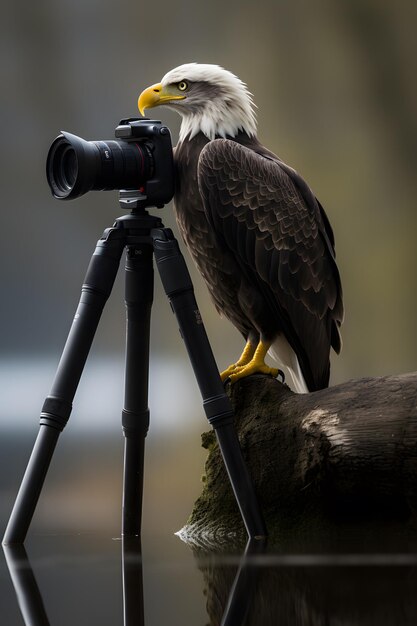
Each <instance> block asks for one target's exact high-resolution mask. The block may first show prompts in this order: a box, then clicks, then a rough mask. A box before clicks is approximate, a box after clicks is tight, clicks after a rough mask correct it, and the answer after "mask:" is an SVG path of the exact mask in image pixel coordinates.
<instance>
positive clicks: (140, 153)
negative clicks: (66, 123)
mask: <svg viewBox="0 0 417 626" xmlns="http://www.w3.org/2000/svg"><path fill="white" fill-rule="evenodd" d="M115 136H116V141H114V140H110V141H86V140H84V139H82V138H81V137H77V136H76V135H72V134H71V133H68V132H66V131H62V132H61V134H60V135H58V137H57V138H56V139H55V140H54V141H53V143H52V145H51V147H50V149H49V152H48V157H47V161H46V176H47V179H48V183H49V186H50V188H51V191H52V194H53V196H54V197H55V198H58V199H59V200H70V199H73V198H77V197H79V196H81V195H83V194H85V193H87V192H88V191H91V190H100V191H101V190H112V189H118V190H120V191H121V196H122V197H126V196H128V197H129V198H133V197H134V198H135V199H136V201H137V202H136V203H135V204H136V205H137V206H138V207H146V206H156V207H158V208H161V207H162V206H164V205H165V204H166V203H167V202H169V201H170V200H171V199H172V197H173V195H174V162H173V152H172V143H171V133H170V131H169V129H168V127H167V126H165V125H164V124H162V123H161V122H160V121H158V120H150V119H146V118H134V117H133V118H127V119H123V120H121V121H120V123H119V125H118V126H117V128H116V130H115Z"/></svg>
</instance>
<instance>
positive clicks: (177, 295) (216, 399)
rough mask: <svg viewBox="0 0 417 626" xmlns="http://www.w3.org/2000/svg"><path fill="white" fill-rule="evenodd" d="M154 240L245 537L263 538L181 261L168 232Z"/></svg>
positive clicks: (228, 412) (260, 520)
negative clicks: (243, 524)
mask: <svg viewBox="0 0 417 626" xmlns="http://www.w3.org/2000/svg"><path fill="white" fill-rule="evenodd" d="M152 237H153V241H154V253H155V258H156V262H157V266H158V270H159V273H160V275H161V280H162V284H163V286H164V289H165V292H166V294H167V296H168V298H169V299H170V302H171V305H172V308H173V310H174V313H175V315H176V317H177V320H178V324H179V327H180V331H181V335H182V337H183V339H184V343H185V345H186V348H187V351H188V355H189V357H190V361H191V364H192V366H193V370H194V374H195V376H196V379H197V382H198V385H199V388H200V392H201V395H202V397H203V406H204V409H205V412H206V415H207V418H208V420H209V422H210V424H211V425H212V426H213V428H214V429H215V432H216V436H217V440H218V442H219V447H220V450H221V453H222V456H223V460H224V464H225V466H226V470H227V473H228V475H229V479H230V482H231V485H232V488H233V492H234V494H235V497H236V500H237V503H238V505H239V509H240V512H241V515H242V518H243V521H244V523H245V526H246V530H247V533H248V535H249V537H265V536H266V528H265V522H264V520H263V517H262V513H261V511H260V508H259V505H258V502H257V499H256V495H255V491H254V488H253V484H252V481H251V478H250V476H249V472H248V470H247V467H246V464H245V461H244V459H243V456H242V451H241V448H240V444H239V439H238V437H237V433H236V430H235V427H234V424H233V409H232V406H231V403H230V400H229V398H228V397H227V395H226V394H225V391H224V387H223V383H222V381H221V379H220V375H219V371H218V369H217V365H216V362H215V360H214V356H213V352H212V350H211V347H210V344H209V341H208V338H207V335H206V331H205V328H204V325H203V321H202V319H201V315H200V311H199V310H198V306H197V303H196V300H195V297H194V289H193V285H192V282H191V278H190V275H189V273H188V269H187V266H186V264H185V261H184V258H183V256H182V254H181V252H180V249H179V247H178V243H177V241H176V240H175V238H174V236H173V234H172V231H171V230H170V229H168V228H164V229H155V230H153V231H152Z"/></svg>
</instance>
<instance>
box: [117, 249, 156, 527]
mask: <svg viewBox="0 0 417 626" xmlns="http://www.w3.org/2000/svg"><path fill="white" fill-rule="evenodd" d="M152 253H153V249H152V245H151V244H149V243H148V244H141V245H135V246H131V247H129V248H128V251H127V258H126V291H125V301H126V315H127V319H126V322H127V328H126V374H125V405H124V409H123V414H122V425H123V432H124V436H125V457H124V480H123V517H122V534H123V536H135V535H140V530H141V521H142V491H143V466H144V453H145V437H146V433H147V432H148V427H149V409H148V380H149V332H150V319H151V307H152V300H153V265H152Z"/></svg>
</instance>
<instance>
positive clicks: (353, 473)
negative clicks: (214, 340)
mask: <svg viewBox="0 0 417 626" xmlns="http://www.w3.org/2000/svg"><path fill="white" fill-rule="evenodd" d="M228 393H229V394H230V398H231V401H232V404H233V407H234V410H235V420H236V428H237V431H238V434H239V439H240V442H241V446H242V450H243V454H244V457H245V460H246V462H247V465H248V468H249V471H250V474H251V476H252V479H253V482H254V485H255V489H256V492H257V494H258V498H259V503H260V506H261V508H262V511H263V513H264V515H265V518H266V522H267V526H268V531H269V533H270V535H272V536H273V537H279V542H280V544H281V545H282V543H283V542H284V543H287V545H288V541H290V543H291V542H292V539H291V538H293V537H294V536H297V538H298V544H297V545H298V546H300V543H299V540H300V537H301V536H307V535H309V536H311V534H312V533H313V530H314V531H317V530H319V531H320V532H322V531H326V532H327V533H328V532H329V530H332V532H333V531H334V530H335V529H339V530H340V528H341V525H345V527H346V524H347V525H348V526H349V525H350V526H352V524H353V525H355V524H357V523H360V524H361V527H362V528H363V527H364V525H367V526H368V528H369V529H370V531H371V534H372V535H375V532H374V531H375V523H376V522H378V524H379V525H381V524H382V525H383V526H384V527H385V526H386V524H388V525H389V526H390V528H394V526H395V527H396V528H398V529H403V528H405V526H407V528H414V525H415V522H416V517H417V516H416V510H417V373H411V374H403V375H400V376H386V377H382V378H364V379H360V380H354V381H349V382H346V383H343V384H341V385H337V386H335V387H331V388H328V389H323V390H321V391H317V392H314V393H310V394H302V395H300V394H295V393H293V392H292V391H291V390H290V389H289V388H288V387H287V386H286V385H284V384H281V383H280V382H278V381H277V380H275V379H272V378H270V377H267V376H251V377H248V378H245V379H243V380H241V381H238V382H237V383H236V384H235V385H233V386H229V387H228ZM202 444H203V447H204V448H206V449H207V450H208V458H207V462H206V467H205V476H204V477H203V490H202V493H201V495H200V497H199V498H198V500H197V501H196V503H195V505H194V509H193V511H192V514H191V517H190V519H189V521H188V523H187V525H186V526H185V528H184V529H183V536H184V537H185V538H186V539H187V538H188V540H193V538H194V540H195V539H196V538H197V537H198V536H200V537H203V536H205V538H206V539H205V540H204V541H203V544H204V543H207V541H208V542H209V543H210V542H211V541H212V540H213V538H214V537H216V539H215V540H214V543H216V544H218V543H219V541H222V540H224V539H225V538H226V537H229V538H230V535H231V534H232V535H238V536H241V537H243V538H244V531H243V526H242V522H241V519H240V515H239V511H238V509H237V506H236V504H235V500H234V497H233V494H232V491H231V488H230V485H229V482H228V479H227V476H226V473H225V470H224V467H223V463H222V460H221V457H220V453H219V450H218V446H217V443H216V438H215V434H214V432H208V433H204V434H203V436H202ZM316 534H317V533H316ZM336 534H337V533H336ZM407 534H408V533H407ZM414 536H415V534H414ZM209 538H211V539H209ZM328 548H329V546H328V545H327V549H328Z"/></svg>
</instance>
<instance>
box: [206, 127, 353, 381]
mask: <svg viewBox="0 0 417 626" xmlns="http://www.w3.org/2000/svg"><path fill="white" fill-rule="evenodd" d="M258 146H259V147H260V148H262V147H261V146H260V144H258ZM198 183H199V188H200V193H201V196H202V198H203V204H204V210H205V213H206V216H207V219H208V221H209V223H210V224H211V226H212V228H213V231H214V233H215V235H216V237H217V240H218V243H219V245H220V246H222V247H223V249H227V250H228V251H230V252H231V253H232V254H233V255H234V258H235V260H236V262H237V264H238V266H239V268H240V269H241V271H242V273H243V274H244V275H245V276H246V277H247V279H248V281H249V282H250V283H251V284H252V285H253V287H254V289H257V290H260V291H261V293H262V296H263V298H264V302H265V306H267V307H270V308H271V310H272V311H273V313H274V315H275V318H276V319H277V327H278V328H281V329H283V330H284V333H285V335H286V338H287V340H288V342H289V343H290V345H291V346H292V348H293V349H294V351H295V352H296V354H297V357H298V360H299V362H300V366H301V370H302V372H303V375H304V377H305V379H306V382H307V384H308V386H309V388H310V390H312V389H318V388H321V387H324V386H326V385H327V384H328V378H329V350H330V345H333V347H334V349H335V350H336V351H337V352H338V351H339V350H340V335H339V331H338V327H339V325H340V323H341V321H342V318H343V304H342V293H341V286H340V278H339V273H338V269H337V266H336V262H335V252H334V239H333V233H332V231H331V228H330V224H329V222H328V220H327V217H326V215H325V213H324V210H323V208H322V207H321V205H320V204H319V203H318V202H317V200H316V199H315V198H314V195H313V194H312V192H311V191H310V189H309V188H308V186H307V185H306V183H305V182H304V181H303V180H302V178H301V177H300V176H299V175H298V174H297V173H296V172H295V171H294V170H292V169H291V168H289V167H288V166H287V165H285V164H284V163H282V162H281V161H280V160H279V159H278V158H277V157H273V156H271V153H267V152H266V151H265V154H264V155H262V154H260V153H259V152H255V151H254V150H253V149H251V148H249V147H246V146H243V145H241V144H238V143H237V142H235V141H232V140H227V139H216V140H214V141H211V142H209V143H208V144H207V145H206V146H205V147H204V148H203V150H202V151H201V154H200V158H199V162H198ZM273 330H274V329H265V331H266V332H267V333H269V334H270V335H271V334H273Z"/></svg>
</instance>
